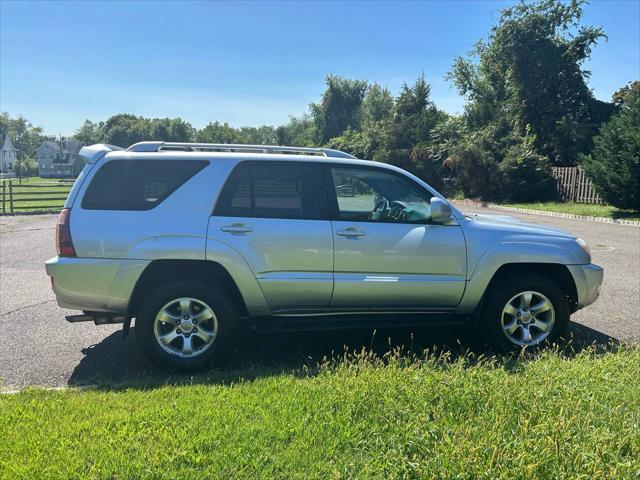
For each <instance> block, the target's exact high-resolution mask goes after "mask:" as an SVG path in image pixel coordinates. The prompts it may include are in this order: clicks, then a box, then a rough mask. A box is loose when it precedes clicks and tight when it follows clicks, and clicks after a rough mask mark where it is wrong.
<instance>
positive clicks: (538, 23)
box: [449, 0, 614, 165]
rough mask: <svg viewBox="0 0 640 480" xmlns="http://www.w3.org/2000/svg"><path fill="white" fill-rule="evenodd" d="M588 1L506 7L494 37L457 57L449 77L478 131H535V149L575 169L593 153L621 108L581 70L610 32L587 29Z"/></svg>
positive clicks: (547, 1) (544, 1)
mask: <svg viewBox="0 0 640 480" xmlns="http://www.w3.org/2000/svg"><path fill="white" fill-rule="evenodd" d="M583 4H584V1H583V0H571V1H570V2H568V3H564V2H561V1H559V0H540V1H538V2H535V3H520V4H518V5H517V6H515V7H512V8H506V9H503V10H502V11H501V14H500V20H499V22H498V24H497V25H496V26H495V27H493V29H492V31H491V34H490V35H489V37H488V39H487V40H486V41H480V42H478V43H477V44H476V46H475V48H474V50H473V51H472V53H471V55H470V57H469V58H466V59H465V58H458V59H456V61H455V62H454V65H453V68H452V70H451V71H450V73H449V78H451V79H452V80H453V82H454V84H455V85H456V86H457V88H458V90H459V91H460V93H461V94H462V95H465V96H466V97H467V99H468V104H467V106H466V108H465V117H466V119H467V121H468V125H469V127H470V128H471V129H476V128H482V127H484V126H487V125H488V124H490V123H492V122H496V121H498V122H499V121H501V120H502V121H504V122H506V123H508V124H510V125H512V132H510V133H511V134H513V135H516V136H523V135H524V134H525V130H526V129H527V128H530V129H531V133H532V134H533V135H534V136H535V139H536V140H535V148H536V149H537V150H538V152H539V153H540V154H541V155H543V156H546V157H548V158H549V159H550V160H551V161H552V162H553V163H554V164H556V165H574V164H575V163H576V161H577V157H578V154H579V153H580V152H588V151H589V150H590V148H591V139H592V137H593V135H594V134H595V133H596V132H597V129H598V128H599V125H600V124H601V123H602V122H604V121H606V120H607V118H608V117H609V116H610V115H611V114H612V113H613V112H614V107H613V105H611V104H607V103H605V102H600V101H598V100H596V99H595V98H594V97H593V95H592V94H591V91H590V90H589V88H588V86H587V84H586V79H587V78H588V76H589V72H587V71H585V70H583V69H582V67H581V65H582V64H583V63H584V61H585V60H586V59H588V58H589V56H590V54H591V49H592V47H593V46H594V45H596V44H597V42H598V40H599V39H600V38H602V37H604V33H603V31H602V30H601V29H599V28H595V27H591V26H581V25H580V19H581V17H582V5H583Z"/></svg>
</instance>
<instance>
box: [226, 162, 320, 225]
mask: <svg viewBox="0 0 640 480" xmlns="http://www.w3.org/2000/svg"><path fill="white" fill-rule="evenodd" d="M319 181H320V175H319V174H318V169H317V167H315V166H313V165H298V164H295V163H288V162H287V163H273V162H269V163H266V162H260V164H254V163H245V164H242V165H240V166H238V167H237V168H236V169H235V170H234V172H233V173H232V174H231V176H230V178H229V180H228V181H227V183H226V185H225V187H224V190H223V192H222V194H221V196H220V200H219V202H218V205H217V206H216V209H215V215H220V216H228V217H260V218H292V219H295V218H298V219H319V218H322V217H323V210H324V208H323V205H324V202H323V201H322V200H323V196H322V194H320V193H319V192H320V188H319Z"/></svg>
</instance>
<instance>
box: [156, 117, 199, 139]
mask: <svg viewBox="0 0 640 480" xmlns="http://www.w3.org/2000/svg"><path fill="white" fill-rule="evenodd" d="M148 131H149V140H161V141H164V142H190V141H192V140H193V135H194V132H195V130H194V128H193V127H192V126H191V124H190V123H187V122H185V121H184V120H182V119H181V118H179V117H178V118H154V119H153V120H151V121H150V122H149V127H148Z"/></svg>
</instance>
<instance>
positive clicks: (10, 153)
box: [0, 130, 18, 173]
mask: <svg viewBox="0 0 640 480" xmlns="http://www.w3.org/2000/svg"><path fill="white" fill-rule="evenodd" d="M17 160H18V150H17V149H16V148H14V146H13V144H12V143H11V139H10V138H9V135H7V134H6V133H5V132H4V131H3V130H0V173H9V171H11V170H13V166H14V165H15V163H16V161H17Z"/></svg>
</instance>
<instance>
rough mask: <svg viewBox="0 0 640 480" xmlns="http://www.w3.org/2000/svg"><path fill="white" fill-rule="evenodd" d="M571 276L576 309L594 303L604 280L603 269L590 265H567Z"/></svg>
mask: <svg viewBox="0 0 640 480" xmlns="http://www.w3.org/2000/svg"><path fill="white" fill-rule="evenodd" d="M567 268H568V269H569V271H570V272H571V275H572V276H573V280H574V282H575V284H576V291H577V293H578V305H577V307H578V309H580V308H584V307H586V306H587V305H591V304H592V303H593V302H595V301H596V300H597V298H598V296H599V295H600V286H601V285H602V279H603V278H604V269H603V268H602V267H600V266H599V265H594V264H592V263H589V264H586V265H567Z"/></svg>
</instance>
